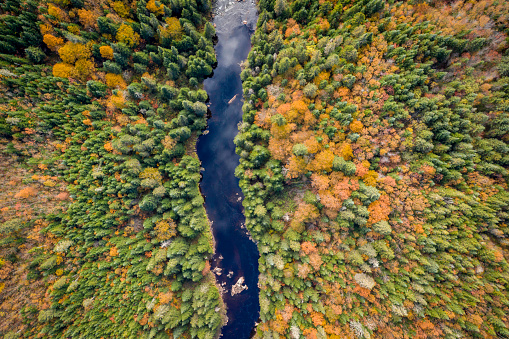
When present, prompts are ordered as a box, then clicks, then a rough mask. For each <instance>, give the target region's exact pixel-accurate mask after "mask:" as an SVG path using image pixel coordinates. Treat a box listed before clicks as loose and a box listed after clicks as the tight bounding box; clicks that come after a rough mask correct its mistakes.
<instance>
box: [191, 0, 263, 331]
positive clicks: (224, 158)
mask: <svg viewBox="0 0 509 339" xmlns="http://www.w3.org/2000/svg"><path fill="white" fill-rule="evenodd" d="M213 20H214V21H213V22H214V24H215V25H216V32H217V38H218V41H217V44H216V46H215V50H216V56H217V61H218V63H217V67H216V68H215V69H214V74H213V76H212V77H211V78H208V79H206V80H205V82H204V88H205V90H206V91H207V93H208V95H209V98H210V106H209V108H210V118H209V120H208V128H207V131H206V133H204V134H203V135H202V136H200V138H199V140H198V144H197V153H198V157H199V158H200V160H201V162H202V168H203V170H202V181H201V183H200V187H201V191H202V194H203V195H204V197H205V209H206V211H207V215H208V218H209V220H210V221H211V222H212V231H213V234H214V238H215V242H216V249H215V250H216V254H215V256H214V258H213V260H212V262H211V265H212V269H213V270H214V271H215V272H216V281H217V283H218V284H219V285H221V286H222V287H223V288H224V293H223V294H222V296H223V300H224V301H225V303H226V305H227V307H228V312H227V316H228V324H227V325H226V326H224V327H223V329H222V338H226V339H231V338H234V339H244V338H250V337H251V334H252V331H253V329H254V326H255V323H256V321H257V320H258V318H259V311H260V306H259V301H258V294H259V289H258V257H259V254H258V250H257V247H256V245H255V244H254V243H253V241H251V240H250V237H249V234H248V232H247V230H246V229H245V226H244V222H245V219H244V215H243V207H242V198H243V196H242V192H241V190H240V188H239V182H238V179H237V178H236V177H235V175H234V172H235V167H237V165H238V164H239V156H238V155H237V154H235V145H234V143H233V138H234V137H235V135H236V134H237V132H238V131H237V124H238V123H239V122H240V121H241V120H242V104H243V98H242V82H241V80H240V71H241V68H240V65H239V64H240V63H241V62H242V61H243V60H245V59H246V58H247V54H248V53H249V50H250V49H251V39H250V38H251V33H252V32H253V29H254V28H255V26H256V20H257V13H256V5H255V3H254V2H253V1H252V0H246V1H242V2H237V1H227V0H217V2H216V3H215V8H214V19H213ZM241 278H244V283H243V284H237V285H238V286H247V289H245V290H242V291H241V292H240V293H238V294H235V295H232V293H231V291H232V286H234V285H235V283H237V282H239V279H241ZM240 282H242V280H241V281H240Z"/></svg>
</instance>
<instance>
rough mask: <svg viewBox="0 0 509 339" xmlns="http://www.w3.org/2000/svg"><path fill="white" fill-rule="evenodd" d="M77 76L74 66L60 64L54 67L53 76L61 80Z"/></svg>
mask: <svg viewBox="0 0 509 339" xmlns="http://www.w3.org/2000/svg"><path fill="white" fill-rule="evenodd" d="M75 75H76V69H75V68H74V66H73V65H69V64H66V63H63V62H61V63H58V64H55V65H54V66H53V76H54V77H60V78H70V77H74V76H75Z"/></svg>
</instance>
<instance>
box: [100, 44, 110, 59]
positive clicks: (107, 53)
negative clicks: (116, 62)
mask: <svg viewBox="0 0 509 339" xmlns="http://www.w3.org/2000/svg"><path fill="white" fill-rule="evenodd" d="M99 53H101V56H102V57H103V58H104V59H109V60H112V59H113V48H111V47H110V46H101V47H99Z"/></svg>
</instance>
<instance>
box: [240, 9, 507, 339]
mask: <svg viewBox="0 0 509 339" xmlns="http://www.w3.org/2000/svg"><path fill="white" fill-rule="evenodd" d="M259 8H260V17H259V21H258V26H257V30H256V32H255V34H254V36H253V38H252V42H253V49H252V51H251V52H250V54H249V56H248V60H247V62H246V63H245V64H244V70H243V71H242V74H241V77H242V80H243V86H244V97H245V103H244V106H243V110H244V119H243V120H244V121H243V123H242V124H241V125H240V134H239V135H238V136H237V137H236V139H235V143H236V145H237V152H238V154H239V155H240V157H241V160H240V166H239V167H238V168H237V170H236V174H237V176H238V177H239V178H240V185H241V188H242V190H243V192H244V194H245V200H244V207H245V213H246V217H247V228H248V229H249V230H250V231H251V234H252V236H253V238H254V239H255V240H256V241H257V243H258V247H259V250H260V253H261V258H260V277H259V278H260V289H261V290H260V307H261V314H260V316H261V323H260V324H259V325H258V327H257V328H258V332H257V337H260V338H280V337H289V338H300V337H305V338H370V337H374V338H502V337H507V336H508V335H509V329H508V326H509V321H508V319H507V316H506V315H507V313H508V311H509V309H508V306H509V294H508V291H509V290H508V287H509V286H508V283H509V280H508V279H509V276H508V269H509V266H508V261H507V260H508V259H509V257H508V251H507V249H508V248H507V246H508V245H509V243H508V241H507V237H508V235H509V229H508V227H507V222H508V220H507V211H508V207H509V206H508V203H509V191H508V186H507V184H508V179H509V172H508V166H509V162H508V159H509V157H508V156H509V147H508V145H507V142H509V139H508V134H507V133H508V131H509V130H508V128H507V121H508V120H507V117H508V112H509V111H508V108H509V106H508V105H507V99H508V91H507V89H508V88H509V86H508V84H509V82H508V81H509V77H508V75H509V72H507V66H506V64H507V58H508V53H509V52H508V47H509V44H508V41H509V40H508V35H507V34H508V33H509V30H508V26H507V24H508V22H509V20H508V19H509V17H508V15H509V5H508V4H507V2H503V1H480V2H474V1H400V2H398V1H383V0H359V1H350V0H340V1H332V2H329V1H313V0H304V1H301V0H295V1H288V2H287V1H284V0H276V1H265V0H262V1H260V2H259Z"/></svg>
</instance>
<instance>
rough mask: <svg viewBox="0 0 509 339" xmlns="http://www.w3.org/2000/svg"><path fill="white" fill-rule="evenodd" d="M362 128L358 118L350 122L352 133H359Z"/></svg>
mask: <svg viewBox="0 0 509 339" xmlns="http://www.w3.org/2000/svg"><path fill="white" fill-rule="evenodd" d="M363 128H364V125H363V124H362V122H360V121H359V120H354V121H352V123H351V124H350V131H352V132H354V133H359V132H360V131H362V129H363Z"/></svg>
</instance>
